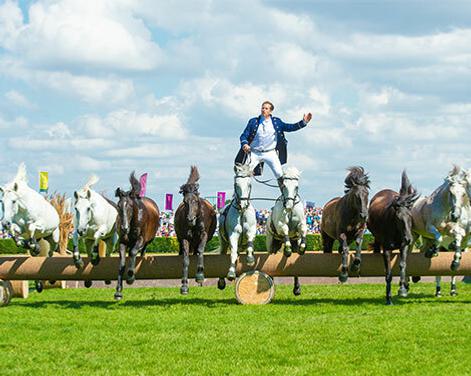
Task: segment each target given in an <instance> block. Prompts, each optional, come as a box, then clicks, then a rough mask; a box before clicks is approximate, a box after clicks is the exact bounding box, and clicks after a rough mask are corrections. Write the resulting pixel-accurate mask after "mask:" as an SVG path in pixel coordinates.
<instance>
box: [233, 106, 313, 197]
mask: <svg viewBox="0 0 471 376" xmlns="http://www.w3.org/2000/svg"><path fill="white" fill-rule="evenodd" d="M274 108H275V107H274V106H273V103H271V102H269V101H265V102H263V103H262V113H261V114H260V115H259V116H258V117H255V118H252V119H250V120H249V122H248V124H247V126H246V127H245V129H244V132H243V133H242V134H241V136H240V144H241V149H240V150H239V153H238V154H237V156H236V159H235V162H236V163H247V159H248V160H249V162H248V163H249V164H250V168H251V169H252V170H253V171H254V175H256V176H258V175H261V174H262V168H263V163H266V164H267V165H268V166H269V167H270V169H271V170H272V171H273V174H274V175H275V177H276V178H277V179H278V185H279V186H280V188H281V186H282V183H283V182H282V179H281V177H282V175H283V171H282V168H281V166H282V165H284V164H285V163H286V161H287V159H288V152H287V148H286V144H287V141H286V138H285V135H284V132H294V131H297V130H299V129H301V128H304V127H305V126H306V125H307V123H309V121H310V120H311V118H312V114H311V113H308V114H307V115H306V114H305V115H304V117H303V120H301V121H299V122H297V123H295V124H287V123H284V122H283V121H282V120H281V119H279V118H277V117H274V116H272V115H271V113H272V112H273V110H274Z"/></svg>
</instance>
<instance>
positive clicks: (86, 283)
mask: <svg viewBox="0 0 471 376" xmlns="http://www.w3.org/2000/svg"><path fill="white" fill-rule="evenodd" d="M83 284H84V285H85V287H86V288H87V289H89V288H90V287H92V284H93V281H85V282H84V283H83Z"/></svg>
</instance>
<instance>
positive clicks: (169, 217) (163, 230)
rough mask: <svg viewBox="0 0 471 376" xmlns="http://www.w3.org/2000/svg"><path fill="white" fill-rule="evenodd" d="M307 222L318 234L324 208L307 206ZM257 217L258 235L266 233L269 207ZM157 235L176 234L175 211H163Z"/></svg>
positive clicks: (310, 232) (258, 212) (314, 232)
mask: <svg viewBox="0 0 471 376" xmlns="http://www.w3.org/2000/svg"><path fill="white" fill-rule="evenodd" d="M304 214H305V215H306V224H307V232H308V234H317V233H319V232H320V225H321V218H322V208H317V207H306V208H305V209H304ZM255 215H256V217H257V235H260V234H265V233H266V226H267V220H268V217H269V215H270V210H269V209H260V210H257V211H256V213H255ZM157 236H176V235H175V228H174V226H173V211H163V212H162V213H161V219H160V229H159V231H158V232H157Z"/></svg>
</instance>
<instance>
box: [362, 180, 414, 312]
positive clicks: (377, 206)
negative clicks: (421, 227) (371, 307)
mask: <svg viewBox="0 0 471 376" xmlns="http://www.w3.org/2000/svg"><path fill="white" fill-rule="evenodd" d="M418 198H419V195H418V194H417V192H416V190H415V189H414V187H412V185H411V183H410V182H409V178H408V177H407V174H406V172H405V171H404V172H403V173H402V181H401V189H400V191H399V193H397V192H395V191H392V190H391V189H383V190H382V191H380V192H378V193H377V194H376V195H375V196H374V197H373V198H372V199H371V202H370V208H369V210H368V228H369V230H370V231H371V233H372V234H373V235H374V237H375V241H374V250H375V252H379V251H380V250H381V249H383V258H384V269H385V276H386V304H387V305H391V304H392V300H391V299H392V296H391V281H392V271H391V252H392V250H394V249H399V250H400V252H401V260H400V262H399V268H400V282H399V286H400V287H399V293H398V294H399V296H402V297H406V296H407V292H408V290H409V283H408V281H407V276H406V260H407V251H408V248H409V245H410V243H411V241H412V214H411V208H412V206H413V205H414V202H415V201H416V200H417V199H418Z"/></svg>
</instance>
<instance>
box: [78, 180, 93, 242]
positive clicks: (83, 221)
mask: <svg viewBox="0 0 471 376" xmlns="http://www.w3.org/2000/svg"><path fill="white" fill-rule="evenodd" d="M98 180H99V179H98V177H96V176H95V175H92V176H91V177H90V179H88V182H87V183H86V184H85V185H84V187H83V188H82V189H81V190H79V191H75V192H74V198H75V201H74V227H75V230H76V231H77V233H78V234H79V235H84V234H85V233H86V232H87V230H88V227H89V225H90V223H91V221H92V219H93V211H94V209H95V205H94V203H93V202H92V200H91V198H92V191H91V187H92V186H93V185H94V184H96V183H97V182H98Z"/></svg>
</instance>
